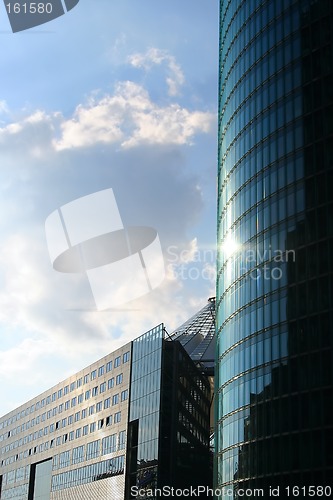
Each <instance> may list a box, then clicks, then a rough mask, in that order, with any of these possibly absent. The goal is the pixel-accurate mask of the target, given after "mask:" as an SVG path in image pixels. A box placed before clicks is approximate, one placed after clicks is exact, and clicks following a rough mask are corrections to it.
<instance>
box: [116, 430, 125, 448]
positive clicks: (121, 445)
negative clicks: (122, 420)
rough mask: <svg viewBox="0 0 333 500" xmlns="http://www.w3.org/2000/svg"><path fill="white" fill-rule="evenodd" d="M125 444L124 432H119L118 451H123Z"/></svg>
mask: <svg viewBox="0 0 333 500" xmlns="http://www.w3.org/2000/svg"><path fill="white" fill-rule="evenodd" d="M125 444H126V431H120V432H119V436H118V450H124V449H125Z"/></svg>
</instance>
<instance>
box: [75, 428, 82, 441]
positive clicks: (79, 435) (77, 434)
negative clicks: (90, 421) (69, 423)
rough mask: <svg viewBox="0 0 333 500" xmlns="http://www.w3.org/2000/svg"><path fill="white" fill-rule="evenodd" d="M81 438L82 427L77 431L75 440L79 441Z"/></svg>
mask: <svg viewBox="0 0 333 500" xmlns="http://www.w3.org/2000/svg"><path fill="white" fill-rule="evenodd" d="M80 437H81V427H79V428H78V429H76V431H75V438H76V439H78V438H80Z"/></svg>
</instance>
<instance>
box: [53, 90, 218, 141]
mask: <svg viewBox="0 0 333 500" xmlns="http://www.w3.org/2000/svg"><path fill="white" fill-rule="evenodd" d="M214 119H215V118H214V115H213V114H212V113H209V112H203V111H189V110H188V109H186V108H183V107H181V106H180V105H179V104H171V105H168V106H165V107H163V106H158V105H157V104H156V103H154V102H153V101H152V100H151V99H150V96H149V94H148V92H147V91H146V90H145V89H144V88H143V87H142V86H140V85H138V84H136V83H134V82H130V81H126V82H120V83H118V85H117V86H116V89H115V93H114V95H108V96H105V97H103V98H101V99H100V100H99V101H98V100H95V99H94V100H91V102H90V103H89V104H88V105H86V106H84V105H80V106H78V107H77V108H76V110H75V113H74V116H73V118H71V119H70V120H65V121H63V122H62V123H61V125H60V128H61V138H60V139H58V140H54V142H53V144H54V147H55V149H56V150H58V151H60V150H64V149H69V148H76V147H88V146H91V145H93V144H96V143H106V144H113V143H119V145H120V147H121V148H130V147H134V146H139V145H142V144H160V145H161V144H175V145H183V144H191V141H192V140H193V137H194V135H195V134H197V133H208V132H209V131H210V130H211V129H212V125H213V123H214Z"/></svg>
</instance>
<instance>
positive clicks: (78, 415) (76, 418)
mask: <svg viewBox="0 0 333 500" xmlns="http://www.w3.org/2000/svg"><path fill="white" fill-rule="evenodd" d="M79 420H80V412H79V411H77V412H76V413H75V415H74V421H75V422H78V421H79Z"/></svg>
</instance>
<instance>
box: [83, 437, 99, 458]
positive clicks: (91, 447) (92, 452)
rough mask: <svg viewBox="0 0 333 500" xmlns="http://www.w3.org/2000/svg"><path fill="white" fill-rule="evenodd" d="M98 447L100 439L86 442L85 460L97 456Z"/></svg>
mask: <svg viewBox="0 0 333 500" xmlns="http://www.w3.org/2000/svg"><path fill="white" fill-rule="evenodd" d="M99 447H100V440H99V439H97V440H96V441H91V442H90V443H88V444H87V453H86V460H90V459H91V458H96V457H98V456H99Z"/></svg>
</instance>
